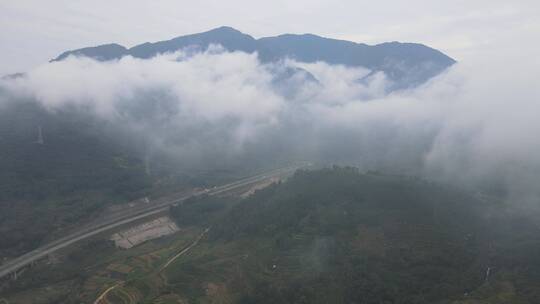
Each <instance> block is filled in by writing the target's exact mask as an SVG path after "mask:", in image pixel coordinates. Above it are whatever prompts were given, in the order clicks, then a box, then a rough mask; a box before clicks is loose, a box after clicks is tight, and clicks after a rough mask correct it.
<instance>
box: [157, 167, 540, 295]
mask: <svg viewBox="0 0 540 304" xmlns="http://www.w3.org/2000/svg"><path fill="white" fill-rule="evenodd" d="M201 203H202V204H205V203H207V202H206V201H205V200H204V199H203V201H201ZM202 204H201V205H202ZM193 205H196V204H195V203H194V204H193ZM179 208H182V207H179ZM506 211H507V210H506V207H505V206H504V205H503V204H501V203H497V202H485V201H480V200H478V199H476V198H474V196H472V195H470V194H468V193H465V192H462V191H459V190H457V189H452V188H448V187H443V186H440V185H436V184H432V183H429V182H425V181H422V180H418V179H414V178H407V177H400V176H385V175H377V174H360V173H359V172H358V171H357V170H356V169H354V168H333V169H326V170H322V171H316V172H298V173H297V174H296V175H295V176H294V177H293V178H291V179H290V180H289V181H288V182H286V183H284V184H280V185H274V186H272V187H269V188H266V189H264V190H261V191H258V192H257V193H256V194H255V195H253V196H251V197H249V198H247V199H245V200H243V201H240V202H238V203H237V204H236V205H235V206H234V207H232V208H231V210H230V211H229V212H227V213H226V215H225V216H222V217H219V219H218V220H216V221H215V223H214V225H213V228H212V230H211V232H210V234H209V237H208V239H207V241H206V242H205V243H201V244H200V245H199V246H198V247H197V248H196V249H194V251H193V252H192V253H191V254H190V255H189V256H186V257H185V258H183V259H182V260H180V261H178V263H176V264H173V265H172V266H171V269H170V270H168V271H167V272H166V275H167V277H168V280H169V283H170V284H171V285H172V286H173V287H171V288H172V289H173V290H175V292H177V293H178V294H181V295H185V296H187V297H188V298H189V299H191V301H192V302H194V303H197V302H199V301H200V302H202V303H204V302H206V301H212V300H216V299H217V298H216V297H222V298H223V297H225V298H229V299H231V300H230V302H236V303H452V302H453V301H457V302H455V303H538V301H540V289H539V288H538V286H536V283H535V282H538V278H539V277H538V275H539V271H540V258H539V256H540V255H539V254H538V250H539V249H540V235H539V234H538V232H539V229H538V227H537V226H536V225H534V224H533V223H532V222H531V221H530V220H527V219H526V218H524V217H520V216H518V215H509V214H508V213H507V212H506ZM177 213H181V212H177ZM204 225H207V223H204ZM488 267H489V268H490V275H489V278H487V280H486V272H487V269H488ZM208 284H212V285H215V286H219V288H217V287H216V288H217V290H219V291H220V292H218V293H217V294H218V296H216V295H212V293H209V292H208V287H205V286H207V285H208ZM459 301H461V302H459Z"/></svg>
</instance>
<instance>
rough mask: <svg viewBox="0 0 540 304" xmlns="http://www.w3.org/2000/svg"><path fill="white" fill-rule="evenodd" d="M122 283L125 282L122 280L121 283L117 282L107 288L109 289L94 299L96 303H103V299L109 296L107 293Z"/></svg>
mask: <svg viewBox="0 0 540 304" xmlns="http://www.w3.org/2000/svg"><path fill="white" fill-rule="evenodd" d="M122 284H123V282H120V283H117V284H115V285H113V286H111V287H109V288H107V289H106V290H105V291H104V292H103V293H102V294H101V295H100V296H99V297H98V298H97V299H96V300H95V301H94V304H101V303H102V302H101V301H103V299H105V297H106V296H107V294H108V293H109V292H110V291H111V290H113V289H115V288H116V287H118V286H120V285H122Z"/></svg>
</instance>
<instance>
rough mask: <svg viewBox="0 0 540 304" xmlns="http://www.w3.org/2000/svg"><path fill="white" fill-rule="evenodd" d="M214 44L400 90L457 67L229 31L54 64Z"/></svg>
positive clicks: (410, 52)
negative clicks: (357, 73)
mask: <svg viewBox="0 0 540 304" xmlns="http://www.w3.org/2000/svg"><path fill="white" fill-rule="evenodd" d="M212 44H219V45H221V46H222V47H223V48H224V49H225V50H227V51H231V52H234V51H240V52H246V53H255V52H256V53H257V54H258V56H259V59H260V60H261V61H262V62H265V63H268V62H274V61H279V60H282V59H284V58H292V59H295V60H297V61H300V62H306V63H313V62H319V61H322V62H326V63H328V64H339V65H345V66H350V67H365V68H368V69H370V70H372V71H373V72H378V71H382V72H384V73H385V74H386V75H387V77H388V78H389V79H390V80H392V81H393V82H394V83H395V84H396V85H395V88H406V87H411V86H416V85H419V84H422V83H424V82H425V81H426V80H428V79H429V78H431V77H433V76H435V75H437V74H439V73H441V72H442V71H444V70H445V69H446V68H448V67H449V66H451V65H452V64H454V63H455V61H454V60H453V59H452V58H450V57H448V56H446V55H445V54H443V53H441V52H439V51H437V50H435V49H432V48H430V47H427V46H425V45H422V44H416V43H400V42H395V41H394V42H388V43H382V44H377V45H367V44H362V43H356V42H352V41H347V40H338V39H332V38H326V37H321V36H317V35H314V34H283V35H280V36H276V37H265V38H260V39H254V38H253V37H252V36H250V35H247V34H244V33H242V32H240V31H239V30H237V29H235V28H232V27H230V26H221V27H217V28H214V29H211V30H209V31H206V32H202V33H196V34H191V35H185V36H179V37H176V38H173V39H171V40H165V41H158V42H154V43H152V42H146V43H143V44H139V45H137V46H134V47H132V48H130V49H126V48H125V47H123V46H121V45H118V44H105V45H100V46H96V47H89V48H83V49H78V50H73V51H68V52H64V53H62V54H61V55H60V56H58V57H57V58H55V59H54V60H52V61H59V60H63V59H65V58H67V57H68V56H70V55H74V56H86V57H90V58H93V59H96V60H100V61H107V60H115V59H119V58H122V57H123V56H133V57H136V58H141V59H148V58H152V57H154V56H157V55H159V54H164V53H172V52H177V51H179V50H182V49H185V48H190V49H193V50H194V51H205V50H206V49H207V48H208V47H209V46H210V45H212Z"/></svg>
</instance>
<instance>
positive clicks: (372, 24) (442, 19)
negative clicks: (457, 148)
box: [0, 0, 540, 75]
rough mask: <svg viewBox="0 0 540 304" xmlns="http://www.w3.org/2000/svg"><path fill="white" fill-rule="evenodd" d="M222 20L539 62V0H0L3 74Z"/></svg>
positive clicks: (257, 30) (244, 26)
mask: <svg viewBox="0 0 540 304" xmlns="http://www.w3.org/2000/svg"><path fill="white" fill-rule="evenodd" d="M222 25H228V26H232V27H234V28H236V29H238V30H240V31H242V32H244V33H246V34H250V35H252V36H254V37H255V38H259V37H264V36H273V35H279V34H283V33H313V34H318V35H321V36H326V37H332V38H340V39H347V40H352V41H356V42H364V43H368V44H375V43H380V42H385V41H402V42H419V43H424V44H427V45H429V46H431V47H434V48H437V49H439V50H441V51H443V52H445V53H446V54H448V55H450V56H451V57H453V58H455V59H457V60H458V61H464V60H474V59H477V58H482V57H484V56H492V55H493V56H495V55H499V56H500V57H501V58H506V57H507V56H511V55H510V54H512V55H521V56H531V57H532V59H533V60H538V59H536V56H537V54H538V53H537V51H538V50H539V49H540V39H538V38H540V1H538V0H517V1H502V0H452V1H444V3H443V1H433V0H409V1H390V0H377V1H372V0H369V1H365V0H342V1H336V0H334V1H327V0H309V1H307V0H295V1H290V0H274V1H254V0H229V1H217V0H197V1H183V0H180V1H178V0H176V1H175V0H159V1H156V0H154V1H139V0H114V1H112V0H93V1H88V0H86V1H82V0H47V1H43V0H0V46H1V47H0V75H4V74H9V73H15V72H24V71H28V70H30V69H32V68H33V67H35V66H38V65H40V64H43V63H45V62H47V61H48V60H49V59H51V58H54V57H56V56H57V55H58V54H60V53H62V52H63V51H65V50H70V49H77V48H81V47H86V46H95V45H99V44H104V43H111V42H116V43H119V44H122V45H124V46H126V47H131V46H133V45H136V44H140V43H143V42H147V41H151V42H153V41H159V40H166V39H171V38H173V37H176V36H180V35H185V34H191V33H197V32H202V31H206V30H209V29H212V28H215V27H218V26H222ZM533 56H534V57H533Z"/></svg>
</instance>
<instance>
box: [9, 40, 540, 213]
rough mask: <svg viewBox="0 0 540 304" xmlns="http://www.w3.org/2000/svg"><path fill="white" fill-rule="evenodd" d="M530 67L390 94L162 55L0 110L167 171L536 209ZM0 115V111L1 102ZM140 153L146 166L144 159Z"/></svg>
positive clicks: (230, 59) (209, 55) (357, 82)
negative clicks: (132, 147)
mask: <svg viewBox="0 0 540 304" xmlns="http://www.w3.org/2000/svg"><path fill="white" fill-rule="evenodd" d="M538 68H539V67H538V64H537V63H536V64H531V63H530V62H526V61H525V60H522V61H520V60H518V62H516V63H513V64H512V65H502V64H501V61H499V60H493V61H489V60H483V61H475V62H462V63H458V64H456V65H454V66H453V67H451V68H450V69H449V70H447V71H446V72H445V73H443V74H441V75H439V76H437V77H436V78H434V79H431V80H430V81H429V82H428V83H425V84H423V85H422V86H420V87H416V88H411V89H407V90H399V91H392V90H390V89H389V88H391V87H392V84H391V82H390V81H389V80H388V79H387V78H386V76H385V75H384V74H383V73H371V71H369V70H368V69H364V68H349V67H345V66H337V65H329V64H326V63H324V62H318V63H311V64H307V63H300V62H296V61H294V60H292V59H289V60H284V61H280V62H278V63H272V64H263V63H261V62H260V61H259V60H258V58H257V54H246V53H241V52H232V53H231V52H226V51H224V50H223V49H222V48H220V47H219V46H214V47H211V48H210V49H209V50H208V51H206V52H204V53H195V54H193V53H190V52H189V51H185V52H177V53H174V54H164V55H161V56H158V57H155V58H153V59H149V60H140V59H135V58H132V57H124V58H122V59H120V60H117V61H111V62H98V61H95V60H92V59H88V58H77V57H70V58H68V59H67V60H64V61H60V62H53V63H48V64H44V65H41V66H39V67H37V68H35V69H34V70H32V71H30V72H28V73H27V74H25V75H24V76H23V77H19V78H15V79H9V80H7V79H4V80H2V81H1V85H0V94H2V95H3V96H2V99H0V100H3V101H0V103H4V104H5V103H6V102H7V101H8V100H13V99H24V100H34V101H37V102H39V103H40V104H41V105H43V106H44V107H45V108H46V109H47V110H48V111H51V112H53V113H54V112H55V111H60V110H61V109H63V108H66V107H76V108H80V109H84V110H85V111H87V112H88V113H90V114H91V115H93V116H95V117H98V118H99V119H101V120H104V121H108V122H110V123H111V126H117V127H118V126H121V127H122V128H125V130H126V132H128V133H130V134H132V136H135V137H138V138H140V139H141V141H143V142H144V145H145V148H143V149H142V150H141V153H143V154H145V156H144V157H152V155H157V154H166V155H168V156H170V157H171V158H173V159H174V160H175V163H176V165H177V166H178V167H179V168H185V167H197V166H212V165H218V164H220V163H231V162H232V163H243V162H249V163H257V164H272V163H283V162H286V161H298V160H302V161H312V162H316V163H321V164H339V165H352V166H357V167H359V168H361V169H362V170H378V171H382V172H388V173H397V174H407V175H415V176H420V177H423V178H427V179H430V180H437V181H442V182H446V183H451V184H455V185H461V186H467V187H481V188H485V189H489V188H490V187H493V186H494V185H495V186H496V187H497V191H500V192H502V193H504V194H505V195H508V197H511V198H512V199H516V200H519V201H523V202H536V203H537V202H538V199H539V197H540V191H539V190H537V188H538V187H537V185H536V182H535V181H536V180H538V177H540V153H538V151H540V137H539V136H538V135H537V134H535V131H536V130H540V120H538V119H537V117H536V116H537V112H538V102H539V100H540V99H539V98H540V88H539V87H538V85H537V83H536V82H537V79H538V76H539V75H538V73H539V72H538V71H539V69H538ZM0 106H1V105H0ZM148 155H150V156H148Z"/></svg>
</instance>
